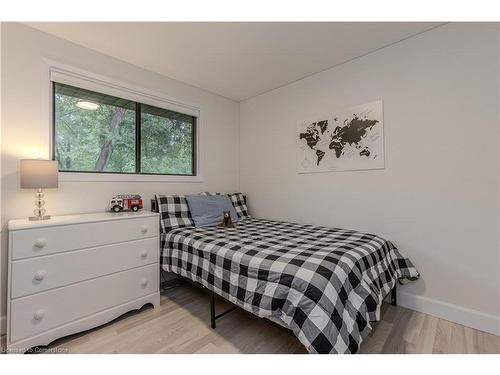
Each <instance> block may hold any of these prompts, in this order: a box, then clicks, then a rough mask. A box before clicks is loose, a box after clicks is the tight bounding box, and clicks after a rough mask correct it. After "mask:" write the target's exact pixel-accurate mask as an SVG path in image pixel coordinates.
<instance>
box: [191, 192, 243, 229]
mask: <svg viewBox="0 0 500 375" xmlns="http://www.w3.org/2000/svg"><path fill="white" fill-rule="evenodd" d="M186 200H187V202H188V205H189V211H190V212H191V217H192V218H193V221H194V224H195V226H197V227H215V226H217V225H219V224H220V223H222V217H223V215H224V211H229V212H230V213H231V220H232V221H233V223H236V222H237V221H238V214H237V213H236V210H235V209H234V207H233V204H232V203H231V200H230V199H229V197H228V196H227V195H186Z"/></svg>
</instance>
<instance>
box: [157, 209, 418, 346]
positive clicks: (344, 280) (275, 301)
mask: <svg viewBox="0 0 500 375" xmlns="http://www.w3.org/2000/svg"><path fill="white" fill-rule="evenodd" d="M162 247H163V251H162V268H163V269H164V270H165V271H170V272H174V273H176V274H179V275H182V276H185V277H187V278H189V279H191V280H193V281H195V282H198V283H200V284H202V285H203V286H205V287H206V288H208V289H210V290H212V291H214V292H215V293H217V294H219V295H221V296H222V297H224V298H225V299H227V300H229V301H231V302H232V303H234V304H236V305H238V306H240V307H242V308H244V309H245V310H247V311H250V312H252V313H254V314H255V315H258V316H260V317H267V318H270V319H273V320H278V321H279V322H280V323H281V324H282V325H284V326H286V327H288V328H290V329H291V330H292V331H293V332H294V333H295V335H296V336H297V337H298V339H299V340H300V341H301V342H302V343H303V344H304V346H305V347H306V348H307V350H308V351H309V352H310V353H355V352H357V350H358V349H359V345H360V344H361V341H362V340H363V339H364V338H365V337H366V336H367V335H368V333H369V332H370V331H371V324H370V322H373V321H377V320H379V318H380V317H379V315H380V306H381V303H382V300H383V298H384V297H385V296H386V295H387V294H388V293H389V292H390V291H391V289H392V288H393V287H394V286H395V284H396V282H397V281H398V280H400V281H404V280H414V279H416V278H418V277H419V274H418V272H417V270H416V269H415V268H414V267H413V265H412V263H411V262H410V260H409V259H407V258H406V257H404V256H403V255H401V253H400V252H399V251H398V250H397V249H396V248H395V247H394V245H393V244H392V243H391V242H389V241H386V240H384V239H383V238H380V237H378V236H375V235H373V234H367V233H359V232H355V231H352V230H343V229H335V228H325V227H317V226H311V225H300V224H292V223H286V222H277V221H269V220H263V219H255V218H246V219H244V220H242V221H240V222H239V223H238V224H237V226H236V227H235V228H227V229H226V228H196V227H188V228H177V229H174V230H172V231H170V232H168V233H167V234H164V235H163V236H162Z"/></svg>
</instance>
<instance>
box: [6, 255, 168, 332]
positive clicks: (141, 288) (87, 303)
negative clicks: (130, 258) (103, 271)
mask: <svg viewBox="0 0 500 375" xmlns="http://www.w3.org/2000/svg"><path fill="white" fill-rule="evenodd" d="M158 275H159V265H158V263H156V264H151V265H148V266H144V267H140V268H135V269H133V270H129V271H123V272H119V273H116V274H113V275H108V276H103V277H100V278H97V279H92V280H89V281H84V282H81V283H78V284H74V285H70V286H66V287H62V288H59V289H55V290H51V291H47V292H43V293H39V294H35V295H33V296H28V297H22V298H19V299H16V300H14V301H12V302H11V307H10V308H11V311H10V314H11V316H12V317H15V319H13V320H12V321H11V326H10V341H11V342H16V341H18V340H21V339H23V338H26V337H29V336H33V335H36V334H38V333H41V332H43V331H46V330H49V329H52V328H56V327H58V326H61V325H64V324H66V323H69V322H72V321H74V320H77V319H80V318H82V317H85V316H88V315H90V314H95V313H97V312H99V311H103V310H106V309H109V308H111V307H114V306H117V305H120V304H122V303H125V302H128V301H132V300H134V299H136V298H139V297H142V296H146V295H149V294H152V293H155V292H157V291H158Z"/></svg>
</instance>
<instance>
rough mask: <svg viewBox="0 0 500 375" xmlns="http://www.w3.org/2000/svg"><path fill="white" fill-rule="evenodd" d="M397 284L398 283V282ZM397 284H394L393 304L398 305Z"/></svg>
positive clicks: (392, 292) (392, 291)
mask: <svg viewBox="0 0 500 375" xmlns="http://www.w3.org/2000/svg"><path fill="white" fill-rule="evenodd" d="M396 285H397V283H396ZM396 285H394V288H392V290H391V305H392V306H397V305H398V297H397V292H396Z"/></svg>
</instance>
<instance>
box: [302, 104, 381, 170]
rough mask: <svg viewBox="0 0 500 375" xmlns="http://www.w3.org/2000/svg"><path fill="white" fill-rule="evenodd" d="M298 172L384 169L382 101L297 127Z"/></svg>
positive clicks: (358, 106)
mask: <svg viewBox="0 0 500 375" xmlns="http://www.w3.org/2000/svg"><path fill="white" fill-rule="evenodd" d="M297 144H298V172H299V173H314V172H329V171H348V170H361V169H382V168H384V115H383V102H382V100H379V101H374V102H370V103H366V104H361V105H357V106H355V107H350V108H346V109H344V110H341V111H337V112H336V113H334V114H333V115H332V116H325V118H320V119H316V120H313V121H301V122H299V124H298V135H297Z"/></svg>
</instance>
